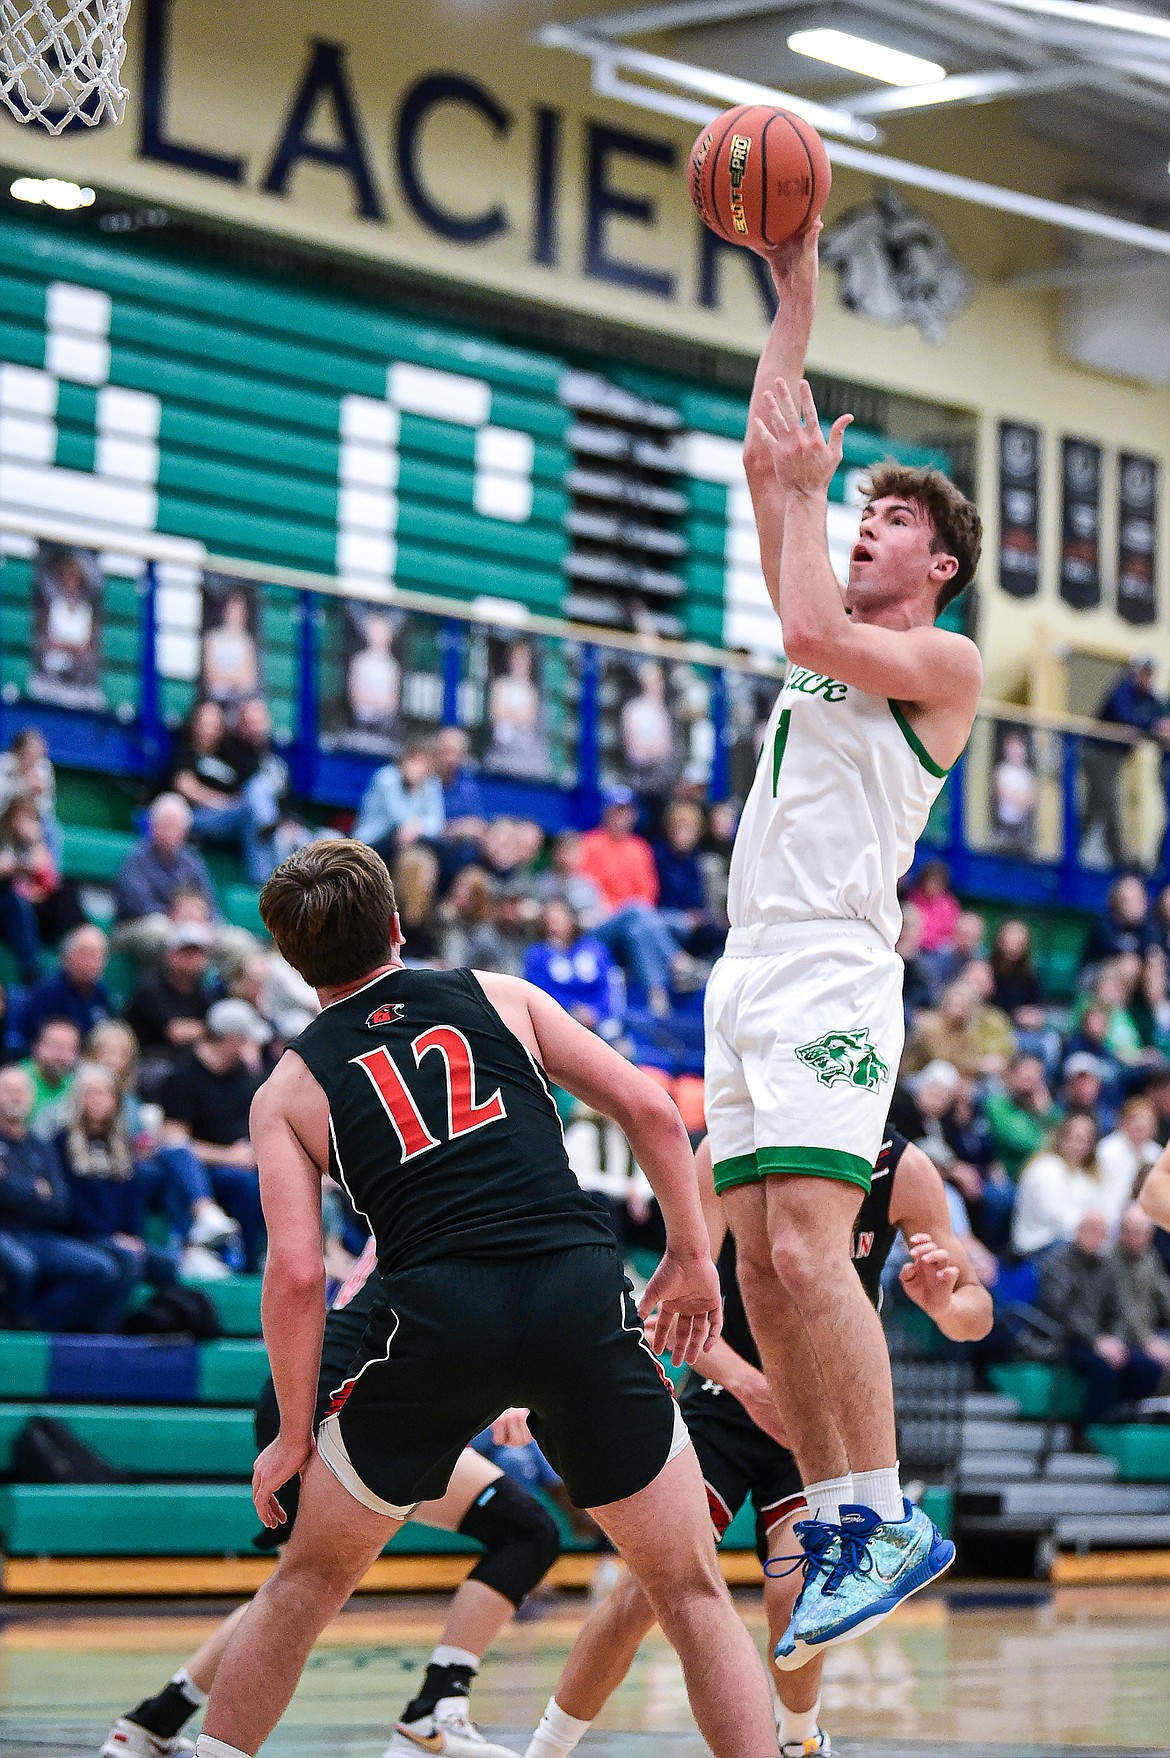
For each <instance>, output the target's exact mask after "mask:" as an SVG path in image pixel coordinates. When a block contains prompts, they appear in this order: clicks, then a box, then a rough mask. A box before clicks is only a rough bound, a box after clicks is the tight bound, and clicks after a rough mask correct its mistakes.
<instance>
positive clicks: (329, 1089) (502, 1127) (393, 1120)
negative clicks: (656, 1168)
mask: <svg viewBox="0 0 1170 1758" xmlns="http://www.w3.org/2000/svg"><path fill="white" fill-rule="evenodd" d="M292 1048H293V1049H294V1050H295V1051H296V1053H297V1055H298V1056H300V1057H301V1058H302V1059H303V1060H304V1062H305V1063H306V1065H307V1066H308V1068H309V1070H310V1072H311V1073H312V1075H313V1077H314V1078H315V1080H316V1081H317V1083H318V1085H319V1086H320V1087H321V1088H322V1090H323V1091H324V1093H325V1096H326V1098H327V1099H328V1101H329V1135H330V1162H331V1170H332V1172H333V1175H334V1176H335V1177H336V1179H337V1180H338V1182H339V1183H340V1184H341V1185H343V1187H344V1188H345V1190H346V1191H348V1193H349V1196H350V1199H351V1201H352V1202H353V1205H354V1207H355V1208H356V1209H357V1211H358V1212H359V1214H361V1215H364V1216H365V1217H366V1219H367V1221H368V1222H369V1226H370V1231H371V1232H372V1233H373V1235H374V1239H375V1241H376V1242H377V1248H378V1267H379V1269H380V1270H381V1272H382V1274H383V1275H385V1274H387V1273H389V1272H391V1271H394V1270H402V1269H406V1268H413V1267H414V1266H415V1265H416V1264H422V1263H428V1262H433V1261H434V1260H435V1259H436V1258H442V1257H481V1258H482V1257H490V1258H515V1257H525V1256H529V1255H531V1254H533V1253H537V1252H545V1251H549V1250H556V1249H558V1248H561V1247H564V1246H571V1245H612V1244H613V1234H612V1233H611V1232H610V1230H609V1227H608V1225H607V1222H606V1218H605V1212H604V1210H603V1209H602V1208H601V1206H600V1205H599V1204H597V1203H595V1202H594V1201H593V1200H592V1198H591V1197H589V1196H587V1195H586V1194H585V1192H584V1191H583V1190H582V1189H581V1187H580V1185H579V1184H578V1183H577V1180H576V1178H575V1177H574V1175H573V1172H572V1170H571V1168H570V1166H569V1161H568V1158H567V1156H566V1154H565V1142H564V1136H563V1134H562V1132H561V1123H560V1118H559V1116H558V1114H557V1108H556V1105H555V1104H554V1102H553V1098H552V1093H551V1091H550V1089H549V1084H548V1081H547V1079H546V1078H545V1076H544V1073H543V1071H542V1070H541V1069H540V1068H539V1067H538V1066H537V1064H536V1063H535V1062H534V1060H533V1058H532V1057H531V1056H530V1055H529V1053H528V1051H527V1049H526V1048H525V1046H524V1045H523V1044H522V1043H521V1042H520V1040H519V1038H517V1037H516V1035H515V1034H514V1033H513V1032H511V1031H509V1029H508V1027H507V1026H506V1025H505V1024H504V1022H503V1020H502V1019H501V1018H500V1016H499V1014H498V1013H497V1012H496V1010H495V1008H494V1007H493V1006H492V1005H491V1003H490V1002H489V1000H488V999H487V996H486V995H485V994H484V992H483V989H482V988H481V987H480V984H479V983H478V982H477V980H476V978H475V977H474V976H472V974H471V972H470V971H418V970H406V969H396V970H392V971H386V972H385V973H384V974H383V975H382V976H380V977H375V979H374V980H373V982H371V983H367V984H366V985H365V987H364V988H362V989H358V990H356V991H355V992H354V993H353V994H352V995H347V996H345V997H344V998H343V999H342V1000H340V1001H334V1002H332V1003H331V1004H330V1005H329V1006H328V1007H326V1008H325V1009H324V1010H323V1011H322V1012H321V1013H320V1014H319V1015H318V1017H317V1018H316V1019H315V1020H314V1021H313V1022H312V1024H311V1025H309V1026H307V1027H306V1028H305V1030H304V1031H303V1032H302V1033H301V1035H300V1037H299V1038H298V1039H297V1040H296V1043H295V1044H294V1045H293V1046H292Z"/></svg>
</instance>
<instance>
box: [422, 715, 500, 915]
mask: <svg viewBox="0 0 1170 1758" xmlns="http://www.w3.org/2000/svg"><path fill="white" fill-rule="evenodd" d="M467 748H468V747H467V734H466V733H465V732H464V730H463V728H462V727H461V726H445V727H442V728H441V729H440V730H439V731H438V732H437V733H436V734H435V738H434V743H433V745H432V746H431V749H432V751H433V753H434V760H435V774H436V775H437V776H438V778H439V785H440V786H441V787H442V789H443V811H444V813H445V814H446V819H447V822H446V824H445V825H444V826H443V834H442V836H441V837H440V838H439V840H438V841H437V842H436V844H435V852H436V854H437V855H438V857H439V874H440V881H441V888H443V889H445V888H446V886H447V885H448V883H449V882H450V881H451V880H452V879H453V878H454V877H455V875H456V873H459V872H461V871H462V869H463V868H464V867H469V866H471V864H472V862H473V861H477V860H478V859H479V855H480V849H481V846H482V844H483V834H484V830H485V828H486V823H487V811H486V809H485V807H484V803H483V792H482V790H481V788H480V785H479V782H478V781H477V780H476V779H475V776H474V775H473V774H472V772H471V770H470V769H469V768H468V766H467Z"/></svg>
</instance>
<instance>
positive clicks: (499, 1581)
mask: <svg viewBox="0 0 1170 1758" xmlns="http://www.w3.org/2000/svg"><path fill="white" fill-rule="evenodd" d="M459 1530H460V1532H462V1533H463V1535H464V1536H465V1537H466V1538H474V1539H475V1541H476V1543H477V1544H482V1545H483V1547H484V1549H483V1555H482V1556H481V1557H480V1559H479V1561H478V1562H477V1563H476V1565H475V1567H474V1569H472V1571H471V1574H470V1575H469V1576H468V1577H467V1578H468V1580H469V1581H482V1582H483V1584H484V1586H485V1587H493V1588H494V1589H495V1591H496V1592H497V1593H502V1594H503V1596H504V1598H505V1599H510V1600H511V1601H512V1604H513V1605H519V1604H520V1601H521V1600H522V1599H523V1598H524V1597H525V1595H526V1594H529V1593H531V1592H532V1589H533V1588H534V1587H535V1586H536V1585H537V1583H538V1582H539V1581H542V1580H543V1579H544V1577H545V1575H547V1573H548V1571H549V1570H550V1569H551V1568H552V1566H553V1564H554V1563H555V1562H556V1560H557V1557H558V1556H559V1555H560V1551H561V1537H560V1533H559V1532H558V1531H557V1524H556V1521H555V1520H554V1519H553V1517H552V1515H551V1514H550V1513H549V1512H548V1511H547V1509H545V1508H542V1507H541V1505H540V1503H539V1502H538V1501H537V1500H536V1499H535V1497H534V1496H530V1495H529V1494H528V1492H527V1491H526V1490H523V1489H521V1488H520V1486H519V1485H518V1484H516V1483H513V1482H512V1480H511V1478H509V1477H497V1478H496V1479H495V1481H494V1483H489V1484H488V1486H487V1488H486V1489H485V1490H483V1491H482V1492H481V1494H480V1495H478V1496H477V1497H476V1499H475V1500H474V1501H473V1502H472V1504H471V1506H470V1508H468V1510H467V1512H466V1514H464V1516H463V1519H462V1520H461V1521H460V1523H459Z"/></svg>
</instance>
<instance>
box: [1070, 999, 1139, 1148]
mask: <svg viewBox="0 0 1170 1758" xmlns="http://www.w3.org/2000/svg"><path fill="white" fill-rule="evenodd" d="M1108 1040H1109V1012H1108V1010H1107V1009H1106V1008H1104V1007H1102V1006H1101V1005H1100V1003H1099V1002H1096V1001H1090V1002H1089V1005H1088V1006H1087V1007H1086V1008H1085V1011H1084V1012H1083V1013H1082V1015H1081V1017H1080V1021H1079V1023H1078V1025H1077V1028H1076V1030H1075V1031H1074V1032H1072V1033H1071V1034H1070V1035H1069V1037H1067V1038H1066V1039H1065V1042H1064V1057H1063V1061H1062V1062H1061V1065H1060V1066H1061V1079H1062V1081H1063V1079H1064V1071H1065V1069H1066V1068H1067V1067H1068V1065H1069V1063H1070V1062H1071V1061H1072V1059H1073V1057H1074V1056H1089V1057H1091V1058H1092V1061H1093V1063H1094V1065H1095V1068H1096V1072H1097V1074H1098V1076H1099V1077H1100V1080H1101V1103H1102V1105H1103V1106H1104V1107H1105V1112H1106V1115H1107V1117H1108V1119H1109V1121H1110V1123H1112V1119H1113V1117H1114V1116H1116V1113H1117V1107H1118V1105H1119V1104H1120V1103H1121V1100H1122V1097H1123V1095H1124V1092H1125V1090H1126V1087H1127V1085H1128V1083H1129V1079H1130V1076H1129V1075H1128V1073H1127V1071H1126V1069H1125V1068H1124V1066H1123V1065H1122V1063H1121V1062H1120V1061H1119V1059H1118V1058H1117V1057H1116V1056H1115V1055H1114V1054H1113V1051H1112V1050H1111V1049H1110V1047H1109V1041H1108ZM1083 1066H1087V1064H1085V1065H1083Z"/></svg>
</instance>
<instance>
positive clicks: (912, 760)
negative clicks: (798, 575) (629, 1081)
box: [727, 665, 947, 946]
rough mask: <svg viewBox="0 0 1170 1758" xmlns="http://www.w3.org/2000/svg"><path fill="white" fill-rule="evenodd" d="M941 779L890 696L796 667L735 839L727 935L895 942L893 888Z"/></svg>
mask: <svg viewBox="0 0 1170 1758" xmlns="http://www.w3.org/2000/svg"><path fill="white" fill-rule="evenodd" d="M946 777H947V771H946V770H945V769H943V768H941V767H940V766H939V764H937V763H935V762H934V761H933V760H932V759H931V758H930V757H929V756H928V754H927V753H926V751H925V750H924V749H923V747H922V744H921V742H920V740H919V739H918V738H917V736H916V735H915V733H914V731H913V729H912V728H911V726H910V723H909V722H908V721H907V719H906V717H905V715H904V714H903V713H902V711H901V710H900V709H899V708H898V707H896V706H895V705H894V704H893V703H891V702H888V701H887V700H886V698H885V697H884V696H870V695H867V694H866V693H865V692H864V691H862V690H858V689H856V688H855V687H854V686H853V685H852V684H842V683H839V682H838V681H837V680H836V679H835V678H827V677H823V676H822V675H821V673H820V672H815V671H809V670H807V669H806V668H805V667H804V666H799V665H790V666H789V668H788V675H787V677H786V678H785V680H784V688H783V689H782V690H781V692H780V696H779V699H778V701H777V703H776V706H775V708H774V709H773V710H772V716H771V719H770V720H769V722H768V731H767V733H766V735H765V737H764V747H763V750H762V751H761V753H760V762H759V767H758V768H757V770H756V778H755V781H754V782H753V783H752V789H751V792H750V793H749V795H748V798H747V804H746V805H745V806H744V809H743V817H742V819H741V820H740V825H739V830H738V831H737V833H736V838H735V849H734V852H733V853H732V857H731V881H730V887H729V892H728V900H727V909H728V916H729V918H730V921H731V925H732V927H733V928H751V927H756V926H758V925H764V924H771V923H776V924H784V923H788V922H810V921H834V920H843V921H862V922H870V923H872V925H873V926H874V927H875V928H876V929H877V930H878V932H879V933H880V934H881V936H882V938H883V939H884V940H885V941H886V942H887V943H888V944H889V945H890V946H893V944H894V942H895V940H896V939H897V938H898V935H899V933H900V931H901V927H902V911H901V908H900V906H899V903H898V880H899V879H900V878H901V876H902V874H903V873H904V872H905V871H906V869H907V868H908V867H909V865H910V862H911V860H912V859H913V857H914V847H915V844H916V843H917V841H918V838H919V837H920V836H921V834H922V831H923V829H924V828H925V825H926V820H927V816H928V814H929V812H930V808H931V806H932V805H933V803H934V801H935V800H936V799H937V797H938V795H939V793H940V792H941V790H942V785H943V783H944V781H945V780H946Z"/></svg>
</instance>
